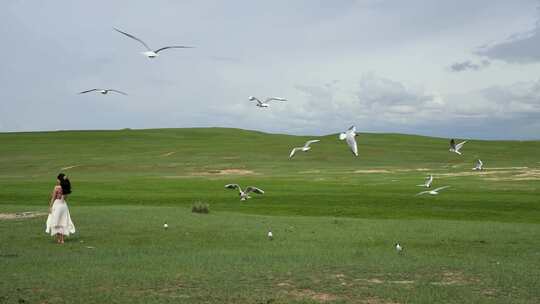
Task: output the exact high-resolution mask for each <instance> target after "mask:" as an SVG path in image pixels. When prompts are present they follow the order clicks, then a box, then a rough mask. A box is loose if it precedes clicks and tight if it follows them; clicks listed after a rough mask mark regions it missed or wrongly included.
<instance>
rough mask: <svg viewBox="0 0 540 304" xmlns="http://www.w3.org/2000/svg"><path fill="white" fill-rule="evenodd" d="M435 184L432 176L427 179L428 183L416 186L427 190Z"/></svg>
mask: <svg viewBox="0 0 540 304" xmlns="http://www.w3.org/2000/svg"><path fill="white" fill-rule="evenodd" d="M432 183H433V175H430V176H428V177H427V178H426V181H425V182H424V183H423V184H421V185H416V186H418V187H426V188H429V187H431V184H432Z"/></svg>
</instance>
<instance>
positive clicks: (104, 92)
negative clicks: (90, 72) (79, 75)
mask: <svg viewBox="0 0 540 304" xmlns="http://www.w3.org/2000/svg"><path fill="white" fill-rule="evenodd" d="M90 92H99V93H101V94H103V95H107V94H108V93H109V92H115V93H119V94H122V95H127V93H124V92H122V91H118V90H114V89H91V90H86V91H82V92H79V94H85V93H90Z"/></svg>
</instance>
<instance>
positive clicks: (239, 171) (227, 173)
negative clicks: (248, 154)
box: [192, 169, 256, 176]
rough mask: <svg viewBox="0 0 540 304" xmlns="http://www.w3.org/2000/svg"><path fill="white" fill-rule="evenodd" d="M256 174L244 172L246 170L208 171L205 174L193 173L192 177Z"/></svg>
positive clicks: (248, 171) (249, 171)
mask: <svg viewBox="0 0 540 304" xmlns="http://www.w3.org/2000/svg"><path fill="white" fill-rule="evenodd" d="M250 174H256V173H255V171H251V170H246V169H223V170H209V171H206V172H195V173H192V175H203V176H209V175H210V176H211V175H250Z"/></svg>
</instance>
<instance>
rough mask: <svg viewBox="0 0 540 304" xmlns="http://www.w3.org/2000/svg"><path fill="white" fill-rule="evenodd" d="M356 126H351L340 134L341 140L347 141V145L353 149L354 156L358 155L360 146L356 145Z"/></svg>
mask: <svg viewBox="0 0 540 304" xmlns="http://www.w3.org/2000/svg"><path fill="white" fill-rule="evenodd" d="M356 136H358V134H356V127H355V126H351V127H350V128H349V129H348V130H347V131H346V132H343V133H340V134H339V139H340V140H345V141H346V142H347V145H348V146H349V149H351V152H352V153H353V155H354V156H358V146H357V145H356Z"/></svg>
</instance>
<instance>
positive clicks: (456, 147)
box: [448, 138, 467, 155]
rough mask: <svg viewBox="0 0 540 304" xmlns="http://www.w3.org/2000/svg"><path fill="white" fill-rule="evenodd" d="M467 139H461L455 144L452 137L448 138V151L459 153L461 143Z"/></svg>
mask: <svg viewBox="0 0 540 304" xmlns="http://www.w3.org/2000/svg"><path fill="white" fill-rule="evenodd" d="M466 142H467V141H462V142H460V143H459V144H457V145H456V142H455V141H454V139H453V138H452V139H451V140H450V149H448V151H450V152H456V153H457V154H459V155H461V152H459V150H460V149H461V148H462V147H463V145H464V144H465V143H466Z"/></svg>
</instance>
